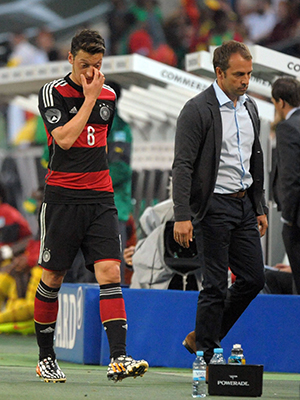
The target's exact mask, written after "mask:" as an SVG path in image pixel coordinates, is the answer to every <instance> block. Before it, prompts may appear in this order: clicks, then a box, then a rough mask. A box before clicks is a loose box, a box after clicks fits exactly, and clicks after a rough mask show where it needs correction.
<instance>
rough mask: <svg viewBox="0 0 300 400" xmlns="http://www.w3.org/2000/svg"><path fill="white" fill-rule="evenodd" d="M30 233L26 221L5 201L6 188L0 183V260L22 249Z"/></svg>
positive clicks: (6, 258)
mask: <svg viewBox="0 0 300 400" xmlns="http://www.w3.org/2000/svg"><path fill="white" fill-rule="evenodd" d="M31 235H32V232H31V229H30V226H29V223H28V221H27V220H26V219H25V218H24V217H23V215H22V214H21V213H20V212H19V211H18V210H17V209H16V208H14V207H12V206H11V205H10V204H8V203H7V195H6V188H5V186H4V185H3V184H2V183H0V262H1V263H2V262H3V261H7V260H11V259H12V257H13V256H14V255H16V254H19V253H21V252H22V251H24V249H25V247H26V245H27V242H28V240H29V239H30V237H31Z"/></svg>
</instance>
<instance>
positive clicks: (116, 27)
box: [106, 0, 136, 55]
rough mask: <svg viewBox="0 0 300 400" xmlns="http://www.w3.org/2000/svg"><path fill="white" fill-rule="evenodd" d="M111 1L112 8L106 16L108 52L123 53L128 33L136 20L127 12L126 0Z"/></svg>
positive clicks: (112, 53) (113, 53)
mask: <svg viewBox="0 0 300 400" xmlns="http://www.w3.org/2000/svg"><path fill="white" fill-rule="evenodd" d="M111 3H112V9H111V10H110V11H109V12H108V13H107V16H106V20H107V24H108V28H109V46H108V47H109V52H110V54H111V55H118V54H125V53H126V49H127V43H128V35H129V33H130V32H131V29H132V27H133V26H134V24H135V21H136V20H135V17H134V15H133V14H132V13H131V12H129V9H128V1H126V0H112V1H111Z"/></svg>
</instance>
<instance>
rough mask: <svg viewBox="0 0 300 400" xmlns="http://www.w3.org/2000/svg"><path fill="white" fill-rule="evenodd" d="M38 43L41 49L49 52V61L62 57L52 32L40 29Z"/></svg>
mask: <svg viewBox="0 0 300 400" xmlns="http://www.w3.org/2000/svg"><path fill="white" fill-rule="evenodd" d="M36 44H37V46H38V48H39V49H40V50H42V51H44V52H45V53H46V54H47V57H48V61H57V60H61V59H62V57H61V54H60V52H59V50H58V48H57V46H56V43H55V38H54V35H53V33H52V32H50V31H48V30H46V29H42V30H40V31H39V33H38V35H37V37H36Z"/></svg>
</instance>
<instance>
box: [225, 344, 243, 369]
mask: <svg viewBox="0 0 300 400" xmlns="http://www.w3.org/2000/svg"><path fill="white" fill-rule="evenodd" d="M228 364H239V365H244V364H246V359H245V357H244V352H243V349H242V346H241V345H240V344H234V345H233V347H232V350H231V355H230V357H229V358H228Z"/></svg>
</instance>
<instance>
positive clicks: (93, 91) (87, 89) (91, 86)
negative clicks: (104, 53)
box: [80, 68, 105, 101]
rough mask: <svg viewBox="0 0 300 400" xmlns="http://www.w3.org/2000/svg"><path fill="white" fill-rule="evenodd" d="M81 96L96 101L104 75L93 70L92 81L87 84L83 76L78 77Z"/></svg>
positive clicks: (95, 69)
mask: <svg viewBox="0 0 300 400" xmlns="http://www.w3.org/2000/svg"><path fill="white" fill-rule="evenodd" d="M80 79H81V84H82V89H83V94H84V97H85V98H91V99H93V100H95V101H96V100H97V99H98V97H99V95H100V93H101V90H102V88H103V85H104V82H105V77H104V74H103V73H102V72H101V71H99V70H98V69H97V68H94V76H93V80H92V81H91V82H90V83H88V82H87V80H86V78H85V76H84V75H83V74H81V75H80Z"/></svg>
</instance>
